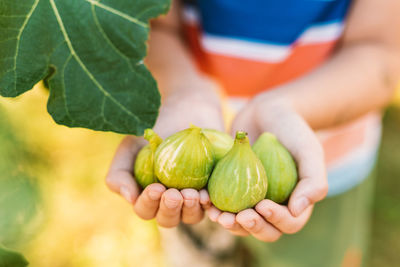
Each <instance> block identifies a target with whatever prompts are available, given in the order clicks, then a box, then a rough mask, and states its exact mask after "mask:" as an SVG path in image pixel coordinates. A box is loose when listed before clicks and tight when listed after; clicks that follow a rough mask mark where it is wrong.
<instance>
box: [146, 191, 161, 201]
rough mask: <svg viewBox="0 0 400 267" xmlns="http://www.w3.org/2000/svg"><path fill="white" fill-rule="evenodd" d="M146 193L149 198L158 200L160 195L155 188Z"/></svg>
mask: <svg viewBox="0 0 400 267" xmlns="http://www.w3.org/2000/svg"><path fill="white" fill-rule="evenodd" d="M148 195H149V198H150V199H151V200H159V199H160V196H161V194H160V192H158V191H155V190H149V193H148Z"/></svg>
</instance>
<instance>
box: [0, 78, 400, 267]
mask: <svg viewBox="0 0 400 267" xmlns="http://www.w3.org/2000/svg"><path fill="white" fill-rule="evenodd" d="M47 98H48V92H47V91H46V89H44V88H43V87H42V86H40V85H38V86H36V87H35V88H34V90H31V91H29V92H27V93H25V94H24V95H22V96H20V97H17V98H15V99H5V98H0V138H2V140H0V141H1V142H2V143H1V144H0V146H1V147H0V159H1V160H0V171H1V172H2V175H1V176H0V177H1V178H0V208H1V210H0V242H3V243H7V244H8V247H11V248H13V249H15V250H18V251H20V252H22V253H23V254H24V255H25V257H26V258H27V259H28V261H29V262H30V266H34V267H36V266H40V267H42V266H52V267H61V266H85V267H90V266H96V267H101V266H107V267H109V266H117V267H118V266H143V267H146V266H165V264H164V260H163V257H164V256H163V253H162V248H161V246H160V244H159V235H158V232H157V228H156V225H155V223H154V222H145V221H142V220H141V219H139V218H137V217H136V216H135V215H134V213H133V211H132V207H131V206H129V205H128V204H127V203H126V202H125V201H124V200H123V199H122V198H120V197H118V196H116V195H114V194H112V193H111V192H109V191H108V190H107V188H106V186H105V184H104V177H105V174H106V171H107V168H108V165H109V163H110V160H111V158H112V155H113V153H114V150H115V148H116V146H117V144H118V143H119V141H120V140H121V138H122V135H118V134H113V133H103V132H94V131H91V130H86V129H79V128H74V129H73V128H67V127H64V126H60V125H57V124H55V123H54V122H53V120H52V119H51V117H50V115H48V113H47V111H46V101H47ZM399 133H400V94H398V95H397V96H396V100H395V101H394V103H393V104H392V105H391V107H389V108H388V110H387V112H386V115H385V119H384V137H383V142H382V148H381V153H380V158H379V162H378V176H379V179H378V182H377V187H376V198H375V200H376V201H375V206H374V220H373V234H372V237H371V249H370V253H369V261H368V262H369V263H368V264H369V266H396V264H399V263H400V254H399V251H400V239H399V238H398V237H399V236H400V194H399V190H400V164H399V162H400V135H399ZM4 144H6V145H4ZM2 148H3V149H2Z"/></svg>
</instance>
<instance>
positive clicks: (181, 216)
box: [106, 88, 223, 227]
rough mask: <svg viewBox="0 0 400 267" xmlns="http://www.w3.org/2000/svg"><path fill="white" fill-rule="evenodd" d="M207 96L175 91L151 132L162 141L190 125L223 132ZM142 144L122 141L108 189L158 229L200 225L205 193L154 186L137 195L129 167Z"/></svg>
mask: <svg viewBox="0 0 400 267" xmlns="http://www.w3.org/2000/svg"><path fill="white" fill-rule="evenodd" d="M199 92H200V93H199ZM210 92H211V91H205V89H204V88H203V90H200V89H198V90H196V91H194V92H193V94H192V93H190V92H187V91H185V92H178V91H177V92H176V94H174V95H171V96H170V97H168V98H167V99H165V100H164V103H163V106H162V107H161V110H160V116H159V118H158V120H157V123H156V126H155V128H154V130H155V131H156V132H157V134H159V135H160V136H161V137H162V138H166V137H168V136H169V135H171V134H173V133H175V132H177V131H180V130H183V129H185V128H187V127H189V124H190V123H193V124H195V125H196V126H199V127H209V128H214V129H218V130H223V120H222V116H221V109H220V107H219V99H217V95H216V94H215V95H214V94H210ZM146 143H147V142H146V141H145V140H144V139H143V138H139V137H134V136H128V137H126V138H125V139H124V140H123V141H122V143H121V144H120V146H119V148H118V150H117V152H116V154H115V157H114V160H113V162H112V164H111V167H110V170H109V173H108V175H107V178H106V182H107V185H108V187H109V188H110V189H111V190H112V191H114V192H116V193H118V194H121V195H122V196H123V197H124V198H125V199H127V200H128V201H129V202H130V203H132V204H133V206H134V211H135V213H136V214H137V215H138V216H139V217H141V218H142V219H145V220H150V219H153V218H156V220H157V222H158V224H159V225H160V226H163V227H174V226H177V225H178V224H179V223H180V222H181V221H182V222H183V223H187V224H195V223H198V222H200V221H201V219H202V218H203V216H204V209H207V208H209V207H210V200H209V198H208V194H207V192H206V191H205V190H201V191H197V190H194V189H183V190H181V191H179V190H177V189H166V188H165V186H163V185H162V184H159V183H155V184H151V185H149V186H147V187H146V188H145V189H144V190H143V192H140V188H139V186H138V185H137V183H136V181H135V179H134V177H133V166H134V161H135V158H136V155H137V153H138V152H139V150H140V149H141V148H142V147H143V146H144V145H145V144H146Z"/></svg>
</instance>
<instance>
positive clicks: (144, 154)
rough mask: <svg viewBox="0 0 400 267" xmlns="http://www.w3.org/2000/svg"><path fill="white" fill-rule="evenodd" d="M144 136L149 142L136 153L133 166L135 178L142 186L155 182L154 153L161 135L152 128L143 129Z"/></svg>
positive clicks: (159, 142) (160, 140)
mask: <svg viewBox="0 0 400 267" xmlns="http://www.w3.org/2000/svg"><path fill="white" fill-rule="evenodd" d="M144 138H145V139H146V140H147V141H149V144H148V145H146V146H144V147H143V148H142V149H141V150H140V151H139V153H138V154H137V156H136V161H135V167H134V174H135V179H136V181H137V182H138V184H139V185H140V186H141V187H142V188H145V187H146V186H148V185H149V184H152V183H156V182H157V178H156V176H155V175H154V164H153V162H154V153H155V151H156V149H157V147H158V146H159V145H160V144H161V142H162V139H161V137H159V136H158V135H157V134H156V133H155V132H154V131H153V130H152V129H146V130H145V131H144Z"/></svg>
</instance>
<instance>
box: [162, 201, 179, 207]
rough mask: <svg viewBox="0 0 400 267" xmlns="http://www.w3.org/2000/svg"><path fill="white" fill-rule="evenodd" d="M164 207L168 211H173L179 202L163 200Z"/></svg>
mask: <svg viewBox="0 0 400 267" xmlns="http://www.w3.org/2000/svg"><path fill="white" fill-rule="evenodd" d="M164 203H165V206H167V208H169V209H175V208H177V207H178V206H179V201H176V200H171V199H165V200H164Z"/></svg>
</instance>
